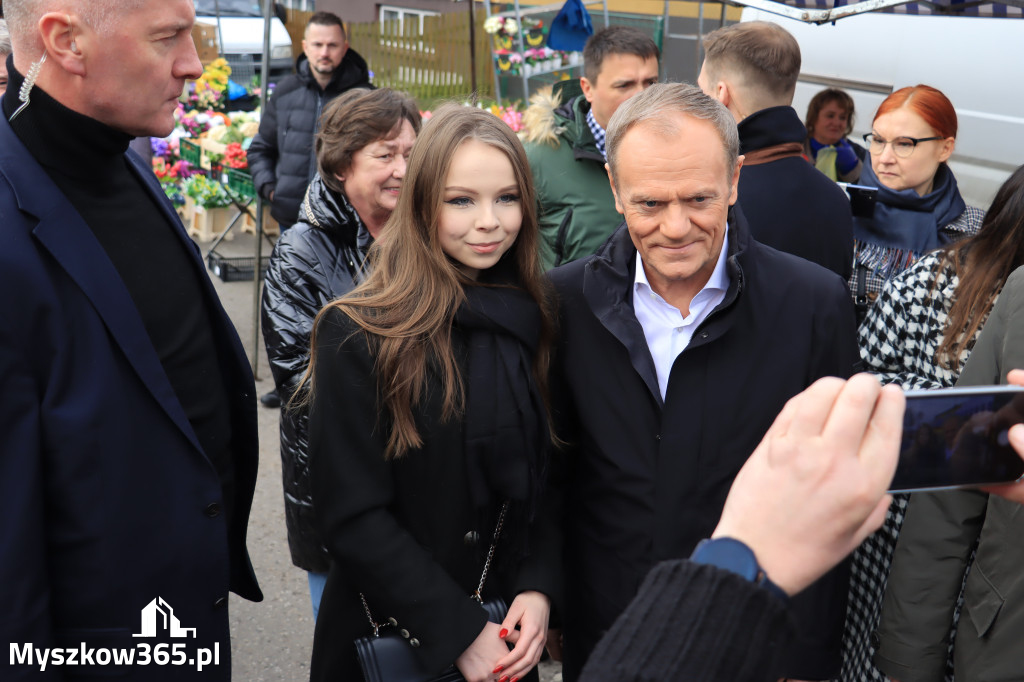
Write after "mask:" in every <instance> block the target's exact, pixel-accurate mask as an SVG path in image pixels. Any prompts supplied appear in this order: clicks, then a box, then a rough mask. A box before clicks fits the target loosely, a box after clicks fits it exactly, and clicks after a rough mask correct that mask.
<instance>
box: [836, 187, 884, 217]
mask: <svg viewBox="0 0 1024 682" xmlns="http://www.w3.org/2000/svg"><path fill="white" fill-rule="evenodd" d="M839 186H840V187H842V188H843V189H845V190H846V193H847V194H848V195H849V196H850V212H851V213H853V215H854V216H856V217H858V218H873V217H874V216H875V202H877V201H878V188H877V187H867V186H866V185H851V184H848V183H845V182H840V183H839Z"/></svg>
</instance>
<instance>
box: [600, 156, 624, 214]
mask: <svg viewBox="0 0 1024 682" xmlns="http://www.w3.org/2000/svg"><path fill="white" fill-rule="evenodd" d="M604 171H605V173H607V174H608V184H609V185H611V188H612V197H613V198H614V199H615V210H616V211H618V212H619V213H620V214H622V215H623V216H624V215H626V211H625V209H624V208H623V206H622V202H620V201H619V193H618V191H617V190H616V189H615V178H613V177H612V169H611V168H609V167H608V164H607V163H606V164H605V165H604Z"/></svg>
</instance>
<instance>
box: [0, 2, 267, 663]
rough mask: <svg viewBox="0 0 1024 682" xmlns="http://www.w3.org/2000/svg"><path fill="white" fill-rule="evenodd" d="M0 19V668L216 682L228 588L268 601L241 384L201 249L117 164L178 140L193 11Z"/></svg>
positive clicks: (12, 10)
mask: <svg viewBox="0 0 1024 682" xmlns="http://www.w3.org/2000/svg"><path fill="white" fill-rule="evenodd" d="M4 9H5V11H6V15H7V20H8V22H9V24H10V27H11V34H12V39H13V42H14V59H13V63H11V62H9V65H12V66H13V69H11V74H10V75H11V80H10V86H9V88H8V90H7V92H6V94H4V96H3V100H2V108H3V116H2V119H0V150H2V151H0V231H2V233H3V238H4V246H3V248H2V249H0V288H2V290H3V291H4V292H5V293H6V299H5V302H4V304H3V305H2V306H0V386H2V387H3V392H2V394H0V434H2V437H0V516H2V517H3V519H4V521H3V524H2V530H0V640H2V641H3V645H4V647H5V650H8V651H9V652H10V656H9V657H8V658H7V660H5V661H4V662H3V663H2V664H0V665H2V666H3V668H2V670H0V678H2V679H4V680H15V679H23V678H26V679H27V678H31V679H33V680H35V679H62V680H68V679H80V678H81V676H89V677H90V679H92V676H95V675H97V674H121V675H122V677H119V679H126V680H147V681H150V680H186V679H193V678H196V679H203V680H224V681H227V680H229V679H230V643H229V639H228V615H227V599H228V591H229V590H233V591H235V592H236V593H238V594H239V595H241V596H243V597H245V598H248V599H253V600H259V599H261V598H262V595H261V594H260V590H259V587H258V586H257V584H256V579H255V576H254V575H253V571H252V566H251V564H250V562H249V558H248V555H247V553H246V547H245V530H246V525H247V522H248V516H249V507H250V504H251V501H252V495H253V489H254V486H255V480H256V466H257V447H256V428H255V427H256V424H255V420H256V417H255V411H256V410H255V387H254V385H253V378H252V374H251V371H250V370H249V366H248V363H247V361H246V358H245V354H244V352H243V350H242V348H241V344H240V343H239V340H238V337H237V335H236V333H235V331H234V329H233V327H232V325H231V322H230V320H229V319H228V318H227V315H226V314H225V312H224V310H223V308H222V307H221V305H220V303H219V301H218V300H217V297H216V294H215V292H214V291H213V289H212V287H211V285H210V282H209V278H208V277H207V275H206V273H205V272H204V269H203V265H202V261H201V259H200V258H199V254H198V250H197V249H196V247H195V245H194V244H193V243H192V242H191V240H189V239H188V237H187V235H186V234H185V232H184V230H183V228H182V226H181V223H180V221H179V220H178V218H177V216H176V215H175V214H174V212H173V210H172V209H171V207H170V205H169V203H168V202H167V200H166V199H165V197H164V196H163V193H162V192H161V190H160V187H159V186H158V184H157V183H156V180H155V178H154V177H153V175H152V172H151V171H150V170H149V169H148V168H146V167H145V165H144V164H142V163H141V161H140V160H139V159H138V157H137V156H135V155H134V154H133V153H131V152H127V148H128V143H129V141H130V139H131V138H132V136H136V135H166V134H168V133H169V132H170V131H171V130H172V129H173V127H174V118H173V112H174V109H175V106H176V102H175V100H176V97H177V95H179V94H180V93H181V89H182V86H183V84H184V81H185V79H186V78H195V77H198V76H199V75H200V73H201V71H202V67H201V64H200V63H199V59H198V57H197V55H196V51H195V47H194V45H193V43H192V39H191V36H190V29H191V26H192V23H193V20H194V16H195V14H194V10H193V7H192V2H191V0H131V1H129V2H125V1H124V0H89V1H88V2H85V1H84V0H56V2H48V3H43V2H41V0H6V2H5V3H4ZM33 81H34V86H33ZM126 152H127V153H126ZM129 661H130V662H129ZM115 662H117V663H118V664H119V665H115V664H114V663H115ZM200 666H203V667H205V668H206V669H205V670H203V671H201V672H200V671H199V670H198V668H199V667H200Z"/></svg>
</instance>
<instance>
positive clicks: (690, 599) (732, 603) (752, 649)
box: [580, 559, 793, 682]
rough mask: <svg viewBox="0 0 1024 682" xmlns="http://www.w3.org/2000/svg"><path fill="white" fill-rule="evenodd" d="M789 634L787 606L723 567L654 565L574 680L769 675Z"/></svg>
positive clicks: (692, 680) (739, 680) (695, 680)
mask: <svg viewBox="0 0 1024 682" xmlns="http://www.w3.org/2000/svg"><path fill="white" fill-rule="evenodd" d="M792 636H793V624H792V623H791V621H790V619H789V616H788V607H787V605H786V603H785V602H783V601H782V600H781V599H779V598H778V597H777V596H775V595H773V594H771V593H769V592H768V591H767V590H765V589H763V588H760V587H758V586H756V585H754V584H753V583H751V582H749V581H747V580H745V579H743V578H741V577H740V576H738V575H736V574H734V573H731V572H729V571H726V570H723V569H720V568H717V567H715V566H707V565H702V564H695V563H693V562H691V561H689V560H686V559H682V560H676V561H665V562H662V563H660V564H658V565H657V566H655V567H654V568H653V569H652V570H651V572H650V573H648V574H647V577H646V578H645V579H644V583H643V585H642V586H641V588H640V592H639V593H637V596H636V598H634V599H633V601H632V603H630V605H629V607H628V608H627V609H626V610H625V611H624V612H623V613H622V615H621V616H619V618H618V620H616V621H615V624H614V625H613V626H612V628H611V629H610V630H609V631H608V632H607V633H605V635H604V637H603V638H602V639H601V642H600V643H599V644H598V645H597V648H596V649H595V650H594V653H593V655H592V656H591V657H590V660H589V661H588V662H587V666H586V668H584V670H583V675H582V676H581V678H580V680H581V682H606V681H607V682H613V681H614V682H624V681H626V680H634V681H636V682H640V681H647V680H650V681H651V682H654V681H655V680H657V681H659V682H661V681H664V680H687V681H688V682H701V681H703V680H707V681H709V682H710V681H719V680H731V681H733V682H743V681H745V680H751V681H753V680H758V681H761V680H769V679H776V678H778V675H774V674H772V673H773V671H774V668H775V665H774V658H775V653H776V651H778V650H779V649H780V648H781V647H780V645H781V644H784V643H785V642H787V641H789V640H790V639H791V638H792Z"/></svg>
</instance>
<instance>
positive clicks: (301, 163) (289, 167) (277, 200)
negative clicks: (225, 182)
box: [249, 48, 373, 226]
mask: <svg viewBox="0 0 1024 682" xmlns="http://www.w3.org/2000/svg"><path fill="white" fill-rule="evenodd" d="M372 87H373V86H372V85H370V72H369V70H368V69H367V67H366V61H365V60H364V59H363V58H362V57H361V56H359V53H358V52H356V51H355V50H353V49H351V48H350V49H349V50H348V52H346V53H345V58H344V59H342V60H341V65H340V66H338V69H337V70H336V71H335V72H334V77H333V78H331V82H330V83H328V84H327V88H326V89H323V90H322V89H321V88H320V85H319V84H318V83H317V82H316V79H315V78H314V77H313V74H312V72H311V71H310V68H309V61H308V60H307V59H306V55H299V58H298V59H297V60H296V62H295V73H294V74H293V75H291V76H288V77H287V78H284V79H283V80H282V81H281V82H280V83H278V85H277V88H276V89H275V90H274V95H273V97H271V98H270V99H269V100H268V101H267V108H266V111H264V112H263V117H262V118H261V119H260V130H259V133H257V135H256V137H254V138H253V140H252V144H251V145H250V146H249V169H250V170H251V172H252V178H253V184H254V185H255V186H256V189H258V190H259V193H260V196H262V197H263V198H264V199H267V200H269V199H270V192H271V191H272V190H273V192H274V201H273V202H271V206H270V214H271V215H272V216H274V219H275V220H277V221H278V222H279V223H281V224H282V225H285V226H288V225H292V224H294V223H295V222H296V221H297V220H298V213H299V205H300V204H301V203H302V197H303V196H304V195H305V192H306V187H307V186H308V185H309V181H310V180H312V179H313V175H314V174H315V173H316V155H315V154H313V140H314V138H315V137H316V131H317V130H318V129H319V126H318V121H319V120H320V114H321V113H322V112H323V109H324V107H325V106H327V103H328V102H330V101H331V100H332V99H334V98H335V97H337V96H338V95H340V94H341V93H343V92H345V91H346V90H351V89H352V88H372Z"/></svg>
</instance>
